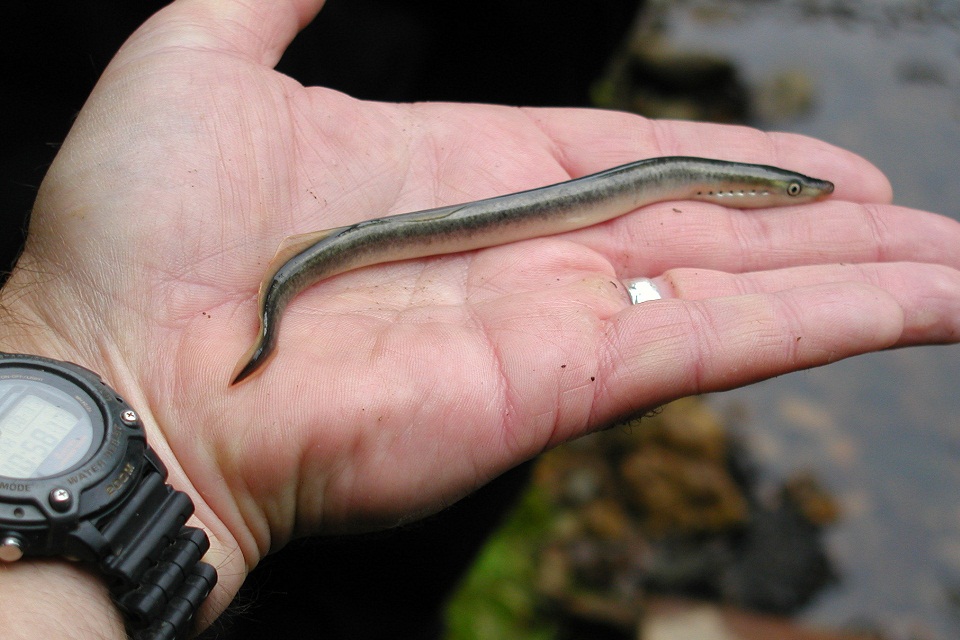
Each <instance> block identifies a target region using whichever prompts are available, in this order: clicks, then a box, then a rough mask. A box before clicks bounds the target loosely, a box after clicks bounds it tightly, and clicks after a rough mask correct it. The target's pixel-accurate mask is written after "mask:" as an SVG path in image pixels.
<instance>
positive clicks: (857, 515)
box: [665, 2, 960, 639]
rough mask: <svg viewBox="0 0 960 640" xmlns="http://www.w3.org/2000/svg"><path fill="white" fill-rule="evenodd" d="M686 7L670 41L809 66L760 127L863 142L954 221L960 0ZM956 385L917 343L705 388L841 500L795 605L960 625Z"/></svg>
mask: <svg viewBox="0 0 960 640" xmlns="http://www.w3.org/2000/svg"><path fill="white" fill-rule="evenodd" d="M720 6H726V7H730V6H735V5H734V4H733V3H724V5H720ZM688 7H689V8H687V9H685V10H673V11H670V12H667V13H666V14H665V19H666V21H667V24H668V25H669V26H668V27H667V37H668V41H669V43H670V44H671V45H672V46H674V47H676V48H678V49H688V48H689V49H696V50H706V51H709V52H711V53H713V54H720V55H722V56H725V57H730V58H731V59H733V60H735V61H736V66H737V68H738V70H740V72H741V73H742V77H743V78H744V80H745V81H746V83H747V85H748V86H751V87H761V88H762V87H767V90H768V91H769V87H770V86H776V83H777V79H778V78H784V77H790V76H791V75H793V74H802V76H805V77H807V78H809V80H810V84H811V86H812V87H813V95H812V96H811V98H812V100H811V105H812V106H811V109H810V110H809V111H807V112H801V113H798V114H797V115H796V117H794V118H778V117H777V116H776V113H775V112H774V113H771V112H770V111H769V110H768V111H766V113H764V114H762V115H761V116H760V117H759V118H757V119H758V124H760V125H761V126H766V127H770V128H777V129H786V130H791V131H797V132H801V133H808V134H811V135H814V136H817V137H820V138H823V139H826V140H829V141H831V142H834V143H836V144H839V145H841V146H844V147H847V148H849V149H852V150H854V151H857V152H858V153H860V154H862V155H864V156H866V157H867V158H869V159H870V160H872V161H873V162H874V163H875V164H877V165H878V166H880V168H882V169H883V170H884V171H885V172H886V173H887V175H888V176H889V177H890V179H891V181H892V183H893V185H894V192H895V201H896V202H897V203H899V204H903V205H906V206H911V207H918V208H923V209H927V210H930V211H936V212H940V213H943V214H945V215H948V216H951V217H953V218H958V219H960V181H958V180H957V179H956V169H957V166H958V163H960V31H958V25H960V19H958V17H960V6H958V5H957V4H956V3H891V2H886V3H883V2H872V3H847V4H846V5H844V4H841V3H817V2H807V3H757V2H751V3H744V4H742V5H740V8H736V9H731V10H729V11H724V10H722V9H720V10H716V11H714V12H711V11H709V10H704V9H696V8H693V5H692V4H691V5H688ZM830 7H833V8H834V10H830ZM958 251H960V247H958ZM958 385H960V348H958V347H955V346H954V347H935V348H934V347H926V348H918V349H907V350H902V351H897V352H892V353H882V354H873V355H870V356H865V357H860V358H854V359H852V360H850V361H847V362H842V363H838V364H836V365H833V366H830V367H825V368H822V369H817V370H814V371H810V372H804V373H799V374H794V375H789V376H784V377H782V378H779V379H777V380H772V381H769V382H766V383H763V384H760V385H754V386H752V387H748V388H746V389H742V390H738V391H735V392H732V393H727V394H722V395H718V396H716V397H714V398H712V399H711V402H712V403H713V404H714V405H715V406H719V407H742V408H743V409H745V412H746V415H747V419H746V420H745V421H744V422H743V428H742V432H743V433H744V434H745V436H746V437H747V438H748V441H749V442H750V443H752V447H751V449H752V451H753V452H754V455H755V456H756V458H757V459H758V460H759V462H760V464H761V466H762V467H764V468H765V469H767V470H768V472H769V473H770V475H771V476H774V477H776V476H782V475H783V474H787V473H791V472H793V471H795V470H796V469H798V468H807V469H810V470H812V471H814V472H815V473H816V475H817V476H818V477H819V478H821V479H822V480H824V481H825V482H826V484H827V486H828V487H829V488H830V489H832V490H833V491H834V492H835V494H836V495H837V497H838V499H839V501H840V504H841V507H842V511H843V514H844V515H843V518H842V520H841V522H840V523H839V524H838V525H837V526H835V527H832V528H831V530H830V533H829V535H828V544H829V548H830V552H831V556H832V558H834V560H835V562H836V563H837V564H838V566H839V568H840V571H841V574H842V579H841V581H840V582H839V584H838V585H837V586H836V587H834V588H832V589H830V590H828V591H826V592H825V593H823V594H822V595H821V596H820V597H819V598H818V599H817V600H816V601H815V602H814V603H813V605H812V606H810V607H809V608H808V609H807V610H806V611H805V613H804V614H803V618H805V619H807V620H813V621H816V622H819V623H837V624H842V623H845V622H849V621H851V620H870V621H874V622H876V624H877V625H878V626H879V627H880V628H881V629H883V630H884V632H885V633H886V634H887V635H888V636H889V637H893V638H904V639H905V638H944V639H946V638H956V637H960V608H958V598H957V592H958V589H960V393H957V391H958Z"/></svg>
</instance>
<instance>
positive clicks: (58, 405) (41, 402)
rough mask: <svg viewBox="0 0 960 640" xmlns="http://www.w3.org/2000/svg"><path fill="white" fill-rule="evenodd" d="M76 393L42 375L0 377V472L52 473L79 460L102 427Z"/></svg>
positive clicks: (30, 475) (33, 475)
mask: <svg viewBox="0 0 960 640" xmlns="http://www.w3.org/2000/svg"><path fill="white" fill-rule="evenodd" d="M80 393H81V390H80V389H79V387H76V386H75V385H73V384H71V383H69V382H67V381H65V380H63V379H60V378H55V377H53V376H47V375H44V374H43V373H37V372H30V374H29V375H24V376H23V377H13V376H8V375H4V376H2V377H0V476H6V477H8V478H18V479H28V478H43V477H47V476H55V475H58V474H61V473H63V472H64V471H66V470H68V469H70V468H71V467H73V466H75V465H77V464H78V463H80V462H81V461H82V460H84V458H85V457H86V456H87V453H88V452H90V450H91V448H92V447H93V446H94V443H95V442H96V443H97V444H99V439H100V438H102V433H103V427H102V425H101V424H95V423H94V418H93V416H95V415H96V414H94V413H93V412H92V408H91V406H90V405H89V401H88V400H87V401H84V403H86V406H84V403H81V401H80V400H79V399H78V398H80V397H82V396H81V395H79V394H80ZM97 422H99V420H97Z"/></svg>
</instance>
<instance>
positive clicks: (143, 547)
mask: <svg viewBox="0 0 960 640" xmlns="http://www.w3.org/2000/svg"><path fill="white" fill-rule="evenodd" d="M166 479H167V470H166V468H165V467H164V466H163V463H162V462H161V461H160V459H159V458H158V457H157V455H156V454H155V453H154V452H153V450H152V449H150V447H149V446H147V439H146V435H145V434H144V429H143V425H142V424H141V422H140V418H139V416H137V413H136V412H135V411H134V410H133V409H132V408H131V407H130V406H129V405H128V404H127V403H126V402H124V400H123V399H122V398H120V397H119V396H118V395H117V393H116V392H114V391H113V390H112V389H111V388H110V387H108V386H107V385H106V383H104V382H103V381H102V380H101V379H100V377H99V376H97V374H95V373H93V372H92V371H89V370H87V369H84V368H83V367H80V366H78V365H75V364H72V363H68V362H60V361H57V360H50V359H47V358H41V357H39V356H31V355H13V354H3V353H0V561H5V562H14V561H17V560H20V558H22V557H24V556H65V557H67V558H69V559H72V560H79V561H83V562H87V563H91V564H93V565H95V566H96V567H98V568H99V570H100V571H101V572H102V573H103V574H104V576H105V578H106V580H107V583H108V586H109V588H110V593H111V595H112V597H113V600H114V602H115V603H116V604H117V605H118V606H119V607H120V610H121V611H122V612H123V614H124V618H125V621H126V625H127V631H128V632H129V633H130V635H131V636H132V637H133V638H135V640H174V639H180V638H183V637H185V636H186V635H187V634H188V633H189V632H190V628H191V626H192V625H191V621H192V619H193V616H194V615H195V614H196V612H197V609H198V608H199V607H200V604H201V603H202V602H203V601H204V599H206V597H207V595H208V594H209V593H210V590H211V589H213V586H214V585H215V584H216V582H217V572H216V569H214V568H213V567H212V566H211V565H209V564H207V563H204V562H201V558H202V557H203V554H204V553H206V551H207V549H208V548H209V546H210V543H209V540H208V539H207V535H206V533H204V531H203V530H202V529H197V528H193V527H188V526H186V521H187V519H188V518H189V517H190V515H191V514H192V513H193V502H192V501H191V500H190V498H189V496H187V495H186V494H185V493H183V492H181V491H176V490H175V489H173V488H172V487H171V486H170V485H168V484H167V483H166Z"/></svg>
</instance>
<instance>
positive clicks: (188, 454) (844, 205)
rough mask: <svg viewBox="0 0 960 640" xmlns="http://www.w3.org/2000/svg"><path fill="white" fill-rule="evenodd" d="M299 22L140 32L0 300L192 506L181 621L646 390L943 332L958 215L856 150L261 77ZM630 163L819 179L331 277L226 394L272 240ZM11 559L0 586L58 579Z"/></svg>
mask: <svg viewBox="0 0 960 640" xmlns="http://www.w3.org/2000/svg"><path fill="white" fill-rule="evenodd" d="M320 4H321V3H320V2H316V1H314V2H307V1H305V0H302V1H300V2H292V1H289V2H282V3H281V2H253V3H239V2H217V3H215V2H209V1H204V0H192V1H188V0H180V1H178V2H175V3H174V4H173V5H171V6H170V7H168V8H167V9H166V10H164V11H163V12H161V13H160V14H158V15H157V16H156V17H154V18H153V19H152V20H150V21H149V22H148V23H147V24H146V25H145V26H144V27H143V28H142V29H141V30H139V31H138V32H137V34H136V35H135V36H134V37H132V38H131V40H130V41H129V42H128V43H127V44H126V45H125V46H124V48H123V49H122V50H121V52H120V53H119V54H118V55H117V57H116V59H115V60H114V61H113V62H112V63H111V65H110V67H109V68H108V69H107V70H106V72H105V73H104V75H103V78H102V79H101V81H100V83H99V84H98V86H97V88H96V89H95V91H94V93H93V95H92V96H91V98H90V100H89V102H88V103H87V105H86V106H85V107H84V110H83V111H82V112H81V114H80V115H79V116H78V119H77V122H76V125H75V126H74V128H73V130H72V131H71V134H70V136H69V138H68V139H67V141H66V142H65V143H64V146H63V148H62V150H61V152H60V154H59V155H58V157H57V159H56V161H55V162H54V164H53V166H52V167H51V169H50V172H49V174H48V176H47V178H46V179H45V181H44V184H43V187H42V189H41V193H40V195H39V198H38V201H37V206H36V209H35V212H34V216H33V220H32V222H31V229H30V236H29V239H28V246H27V249H26V251H25V253H24V255H23V256H22V258H21V260H20V263H19V265H18V267H19V268H18V270H17V271H16V272H15V274H14V276H13V277H12V279H11V281H10V282H9V284H8V285H7V287H6V288H5V289H4V290H3V298H2V305H3V310H4V313H5V318H6V320H5V322H3V326H2V328H0V331H2V335H0V346H2V348H3V350H5V351H20V352H27V353H36V354H40V355H46V356H50V357H56V358H60V359H64V360H70V361H74V362H77V363H79V364H82V365H84V366H86V367H88V368H90V369H93V370H94V371H97V372H99V373H100V374H101V375H102V376H103V377H104V379H105V380H107V381H108V382H109V383H110V384H111V385H112V386H114V387H115V388H117V389H118V391H120V392H121V393H122V394H123V395H124V397H125V398H126V399H127V400H128V401H129V402H131V404H133V406H135V407H136V408H137V409H138V410H139V411H140V413H141V415H142V416H143V418H144V420H145V421H146V423H147V426H148V429H149V436H150V441H151V443H152V445H153V447H154V448H155V449H157V450H158V452H159V453H160V455H161V457H162V458H163V459H164V461H165V462H166V463H167V465H168V467H169V468H170V471H171V480H170V481H171V483H172V484H173V485H174V486H175V487H177V488H178V489H181V490H184V491H187V492H188V493H190V494H191V496H192V497H193V498H194V502H195V503H196V505H197V514H196V518H197V520H198V521H199V522H200V523H201V524H202V525H203V526H204V527H205V528H207V530H208V531H209V532H210V534H211V537H212V548H211V552H210V555H209V556H208V559H210V561H211V562H213V563H214V564H215V565H217V567H218V569H219V570H220V584H219V586H218V591H217V593H216V594H215V598H214V599H213V603H212V604H211V605H210V606H209V607H208V609H207V612H206V614H207V619H209V617H210V616H213V615H216V614H217V613H218V612H219V611H220V610H222V608H223V607H224V606H225V605H226V604H227V603H228V602H229V600H230V598H231V597H232V595H233V594H234V593H236V591H237V589H238V588H239V585H240V583H241V582H242V580H243V578H244V576H245V574H246V572H247V571H248V570H249V569H250V568H252V567H253V566H254V565H255V564H256V563H257V562H258V561H259V559H260V558H261V557H262V556H263V555H264V554H265V553H267V552H268V551H269V550H270V549H271V548H276V547H278V546H280V545H282V544H283V543H284V542H286V541H287V540H288V539H290V537H291V536H295V535H302V534H309V533H320V532H330V531H341V530H356V529H364V528H371V527H381V526H389V525H391V524H394V523H396V522H399V521H403V520H408V519H413V518H416V517H418V516H421V515H423V514H426V513H430V512H433V511H436V510H438V509H440V508H442V507H443V506H444V505H446V504H450V503H451V502H453V501H455V500H456V499H458V498H459V497H461V496H463V495H465V494H466V493H468V492H470V491H471V490H473V489H475V488H476V487H478V486H480V485H481V484H483V483H484V482H486V481H487V480H489V479H490V478H492V477H494V476H496V475H497V474H499V473H501V472H502V471H504V470H505V469H508V468H510V467H511V466H513V465H515V464H517V463H518V462H520V461H522V460H525V459H528V458H530V457H532V456H534V455H536V454H537V453H538V452H540V451H542V450H543V449H545V448H548V447H550V446H553V445H556V444H558V443H560V442H563V441H565V440H568V439H571V438H575V437H577V436H579V435H582V434H585V433H587V432H589V431H592V430H596V429H599V428H602V427H604V426H607V425H609V424H611V423H613V422H614V421H616V420H617V419H619V418H621V417H624V416H629V415H633V414H636V413H638V412H643V411H645V410H648V409H650V408H652V407H655V406H657V405H659V404H662V403H664V402H666V401H668V400H671V399H673V398H676V397H680V396H683V395H688V394H692V393H700V392H706V391H711V390H717V389H723V388H729V387H732V386H737V385H742V384H748V383H750V382H753V381H756V380H760V379H763V378H766V377H769V376H772V375H776V374H779V373H783V372H787V371H791V370H795V369H800V368H805V367H810V366H816V365H819V364H825V363H828V362H832V361H834V360H837V359H840V358H843V357H847V356H850V355H854V354H857V353H862V352H866V351H872V350H876V349H884V348H888V347H892V346H903V345H909V344H921V343H932V342H948V341H956V340H957V339H958V337H960V320H958V318H960V313H958V311H960V271H958V268H960V256H957V255H956V251H955V248H956V247H957V246H960V224H957V223H956V222H953V221H951V220H948V219H946V218H942V217H939V216H935V215H933V214H928V213H923V212H917V211H908V210H905V209H902V208H898V207H894V206H891V205H888V204H885V203H886V202H888V201H889V198H890V190H889V186H888V184H887V182H886V180H885V179H884V178H883V176H882V175H881V174H880V173H879V172H878V171H877V170H876V169H875V168H873V167H871V166H870V165H869V164H868V163H866V162H865V161H864V160H862V159H859V158H857V157H855V156H853V155H851V154H848V153H846V152H843V151H840V150H838V149H836V148H834V147H831V146H829V145H826V144H824V143H821V142H817V141H814V140H810V139H807V138H802V137H798V136H791V135H775V134H764V133H760V132H757V131H752V130H748V129H744V128H732V127H719V126H712V125H697V124H681V123H667V122H651V121H646V120H643V119H641V118H638V117H635V116H629V115H625V114H616V113H608V112H599V111H582V110H530V109H513V108H504V107H489V106H477V105H440V104H422V105H392V104H379V103H366V102H359V101H356V100H353V99H351V98H349V97H347V96H344V95H342V94H339V93H337V92H334V91H330V90H326V89H322V88H304V87H302V86H300V85H299V84H297V83H296V82H295V81H293V80H292V79H290V78H287V77H285V76H282V75H281V74H278V73H276V72H274V71H272V69H271V67H272V65H273V64H274V63H275V62H276V60H277V59H278V57H279V56H280V54H281V53H282V51H283V49H284V47H285V46H286V45H287V43H288V42H289V40H290V39H291V38H292V37H293V35H294V34H295V33H296V31H297V30H298V29H299V28H300V27H302V26H303V25H304V24H306V23H307V22H308V21H309V20H310V18H311V17H312V16H313V14H314V13H315V12H316V11H317V10H318V8H319V5H320ZM660 155H699V156H708V157H719V158H724V159H729V160H741V161H748V162H760V163H767V164H775V165H778V166H782V167H784V168H788V169H792V170H796V171H800V172H803V173H806V174H808V175H812V176H816V177H819V178H824V179H829V180H832V181H833V182H835V183H836V184H837V190H836V192H835V194H834V196H833V197H832V198H831V199H830V200H828V201H825V202H822V203H818V204H815V205H810V206H804V207H798V208H793V209H778V210H771V211H763V212H741V211H737V210H727V209H723V208H720V207H716V206H711V205H706V204H694V203H687V202H684V203H666V204H662V205H654V206H650V207H647V208H644V209H643V210H642V211H639V212H636V213H633V214H630V215H627V216H624V217H622V218H620V219H618V220H616V221H613V222H610V223H607V224H604V225H600V226H597V227H593V228H590V229H585V230H582V231H579V232H575V233H569V234H565V235H563V236H558V237H552V238H542V239H537V240H531V241H527V242H522V243H516V244H513V245H506V246H501V247H495V248H491V249H486V250H482V251H476V252H471V253H466V254H459V255H453V256H446V257H441V258H432V259H427V260H418V261H410V262H404V263H397V264H389V265H383V266H379V267H375V268H369V269H363V270H359V271H356V272H352V273H348V274H344V275H343V276H340V277H337V278H335V279H332V280H330V281H328V282H324V283H321V284H320V285H318V286H316V287H314V288H312V289H311V290H310V291H308V292H306V293H304V294H303V295H301V296H300V297H298V298H297V299H296V301H295V302H294V303H293V304H291V306H290V307H289V309H288V311H287V314H286V318H285V321H284V328H283V331H282V333H281V336H280V344H279V347H278V350H279V351H278V355H277V357H276V358H275V359H274V360H273V361H272V363H271V364H270V366H269V367H268V368H267V370H266V371H265V372H264V373H263V374H262V375H261V376H260V377H259V378H257V379H256V380H254V381H252V382H249V383H246V384H242V385H239V386H236V387H230V386H229V381H230V373H231V371H232V369H233V366H234V363H235V362H236V360H237V359H238V358H239V357H240V355H241V354H242V353H243V352H244V351H245V349H246V348H247V346H248V344H249V342H250V341H251V340H252V339H253V336H254V333H255V331H256V310H255V306H256V289H257V285H258V283H259V280H260V277H261V275H262V271H263V270H264V269H265V268H266V265H267V263H268V262H269V261H270V258H271V256H272V255H273V252H274V250H275V248H276V246H277V244H278V243H279V242H280V240H281V239H282V238H284V237H285V236H287V235H291V234H295V233H303V232H307V231H313V230H317V229H321V228H326V227H333V226H339V225H344V224H348V223H351V222H355V221H358V220H361V219H366V218H372V217H377V216H381V215H385V214H388V213H400V212H404V211H413V210H418V209H424V208H428V207H432V206H439V205H442V204H451V203H454V202H464V201H469V200H475V199H478V198H482V197H487V196H490V195H496V194H501V193H508V192H513V191H517V190H520V189H524V188H528V187H534V186H540V185H543V184H549V183H553V182H558V181H561V180H565V179H567V178H570V177H576V176H580V175H585V174H588V173H591V172H594V171H597V170H600V169H604V168H607V167H610V166H613V165H616V164H620V163H624V162H628V161H631V160H635V159H639V158H643V157H652V156H660ZM635 276H650V277H657V276H659V277H660V282H661V285H662V288H663V289H664V291H665V292H666V293H667V294H668V298H667V299H665V300H661V301H656V302H652V303H644V304H641V305H638V306H634V307H631V306H630V305H629V302H628V299H627V297H626V295H625V293H624V290H623V287H622V285H620V284H619V283H618V279H620V278H629V277H635ZM32 566H33V567H35V569H36V571H33V570H29V569H24V568H21V567H19V566H18V567H16V569H15V571H13V570H9V571H7V572H6V574H5V575H6V576H7V577H6V578H5V579H4V580H0V592H2V593H4V594H5V593H6V591H7V588H8V587H10V586H12V585H14V584H20V583H19V582H18V581H19V580H27V581H28V582H29V580H32V579H35V578H36V576H35V575H34V573H37V572H48V575H54V574H55V578H54V579H56V580H59V579H60V578H61V577H62V576H63V575H64V572H68V571H72V570H71V569H69V568H67V569H64V568H63V567H62V566H61V565H59V564H46V563H43V564H41V563H35V564H32ZM25 571H30V573H29V574H28V573H24V572H25ZM53 593H54V594H55V595H56V594H57V593H59V592H58V591H53ZM77 593H82V590H79V589H78V590H77ZM23 611H25V612H26V611H29V610H28V609H24V610H23ZM48 635H49V634H48Z"/></svg>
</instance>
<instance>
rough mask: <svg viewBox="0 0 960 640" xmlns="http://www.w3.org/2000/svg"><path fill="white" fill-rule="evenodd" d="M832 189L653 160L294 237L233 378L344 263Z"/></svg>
mask: <svg viewBox="0 0 960 640" xmlns="http://www.w3.org/2000/svg"><path fill="white" fill-rule="evenodd" d="M832 191H833V184H831V183H830V182H827V181H825V180H817V179H816V178H809V177H807V176H804V175H801V174H799V173H794V172H792V171H786V170H784V169H778V168H776V167H770V166H765V165H755V164H744V163H738V162H726V161H723V160H709V159H705V158H688V157H665V158H652V159H649V160H640V161H638V162H632V163H630V164H625V165H622V166H619V167H614V168H612V169H607V170H606V171H601V172H599V173H594V174H592V175H588V176H585V177H582V178H577V179H575V180H569V181H567V182H561V183H558V184H554V185H550V186H546V187H540V188H537V189H531V190H529V191H521V192H519V193H512V194H509V195H503V196H496V197H493V198H487V199H485V200H478V201H476V202H470V203H466V204H456V205H451V206H446V207H439V208H436V209H428V210H425V211H417V212H413V213H403V214H399V215H393V216H385V217H383V218H375V219H373V220H366V221H364V222H358V223H357V224H352V225H349V226H345V227H337V228H335V229H327V230H325V231H317V232H314V233H307V234H303V235H298V236H291V237H289V238H287V239H286V240H284V241H283V243H282V244H281V245H280V248H279V249H278V250H277V255H276V256H275V257H274V259H273V262H272V263H271V265H270V267H269V268H268V270H267V273H266V276H265V277H264V279H263V281H262V282H261V284H260V295H259V302H258V305H259V313H260V329H259V332H258V334H257V338H256V341H255V342H254V344H253V346H251V347H250V349H249V351H248V352H247V353H246V354H245V355H244V356H243V358H242V359H241V360H240V362H239V364H238V365H237V368H236V370H235V371H234V374H233V382H232V384H236V383H238V382H240V381H241V380H244V379H246V378H248V377H249V376H250V375H251V374H253V373H254V372H256V371H257V370H258V369H260V368H261V367H262V366H263V365H264V364H265V363H266V361H267V360H268V358H269V357H270V356H271V355H272V354H273V352H274V350H275V347H276V344H277V336H278V332H279V330H280V318H281V317H282V315H283V312H284V309H285V308H286V306H287V304H288V303H289V302H290V300H291V299H292V298H293V297H294V296H296V295H297V294H298V293H300V292H301V291H303V290H304V289H306V288H307V287H309V286H311V285H313V284H315V283H317V282H319V281H320V280H324V279H326V278H329V277H332V276H335V275H337V274H340V273H343V272H345V271H350V270H352V269H357V268H360V267H365V266H368V265H373V264H380V263H383V262H392V261H396V260H407V259H411V258H422V257H426V256H434V255H441V254H447V253H455V252H459V251H470V250H473V249H480V248H483V247H490V246H494V245H500V244H506V243H508V242H516V241H518V240H525V239H528V238H535V237H538V236H546V235H552V234H556V233H562V232H564V231H572V230H574V229H581V228H583V227H588V226H591V225H595V224H598V223H600V222H604V221H606V220H610V219H612V218H616V217H618V216H621V215H623V214H625V213H629V212H631V211H634V210H636V209H638V208H640V207H643V206H645V205H648V204H652V203H654V202H663V201H669V200H700V201H706V202H713V203H716V204H721V205H726V206H728V207H734V208H741V209H755V208H763V207H776V206H782V205H788V204H797V203H801V202H809V201H812V200H817V199H819V198H822V197H825V196H827V195H829V194H830V193H831V192H832Z"/></svg>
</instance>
